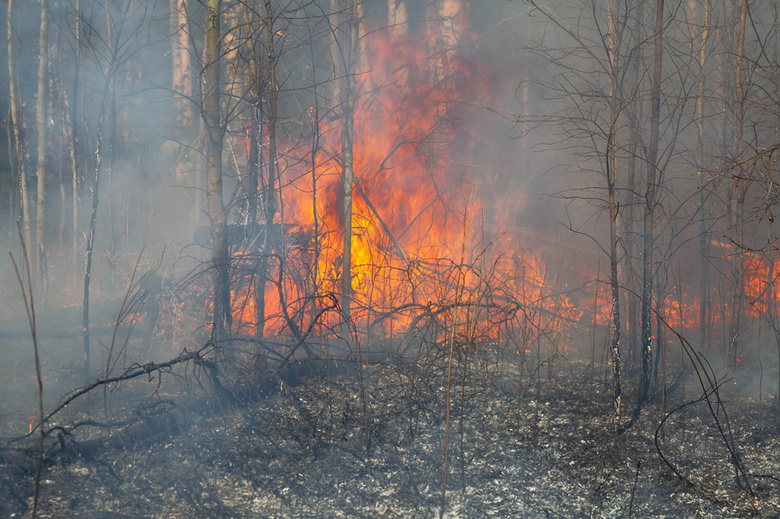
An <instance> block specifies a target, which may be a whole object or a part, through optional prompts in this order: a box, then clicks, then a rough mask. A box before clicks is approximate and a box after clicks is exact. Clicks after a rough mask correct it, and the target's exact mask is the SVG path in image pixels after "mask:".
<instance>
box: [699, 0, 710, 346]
mask: <svg viewBox="0 0 780 519" xmlns="http://www.w3.org/2000/svg"><path fill="white" fill-rule="evenodd" d="M702 9H703V13H702V31H701V36H700V37H701V42H700V44H699V55H698V60H699V85H698V92H697V94H696V127H697V139H698V141H697V147H698V149H697V154H698V165H697V166H698V168H697V172H696V176H697V179H698V184H699V205H700V207H699V210H700V212H701V215H700V218H699V252H700V254H701V280H700V284H699V300H700V307H699V343H700V345H701V347H702V348H706V346H707V343H708V337H709V322H708V321H709V319H708V314H709V311H708V309H709V304H710V299H709V291H708V286H709V268H710V262H709V258H708V256H709V248H710V240H709V235H708V233H707V215H708V211H707V198H708V195H709V190H708V188H707V185H706V183H705V181H704V178H703V170H704V167H705V156H706V155H705V151H704V91H705V86H706V81H707V40H708V39H709V30H710V29H709V25H710V2H709V0H704V2H703V4H702ZM704 351H706V349H705V350H704Z"/></svg>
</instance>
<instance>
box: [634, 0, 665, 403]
mask: <svg viewBox="0 0 780 519" xmlns="http://www.w3.org/2000/svg"><path fill="white" fill-rule="evenodd" d="M663 28H664V0H656V10H655V29H654V33H653V82H652V86H651V88H650V142H649V144H648V149H647V186H646V190H645V215H644V244H643V252H644V263H643V268H642V383H641V385H640V391H639V399H640V400H639V401H640V404H641V403H642V402H644V400H645V399H646V398H647V396H648V393H649V391H650V380H651V378H652V365H651V360H652V353H653V352H652V338H653V337H652V335H653V331H652V321H653V312H652V304H653V247H654V228H653V227H654V223H655V206H656V201H657V200H656V199H657V187H658V183H659V181H660V177H661V173H660V171H659V170H658V144H659V138H660V122H661V73H662V65H663Z"/></svg>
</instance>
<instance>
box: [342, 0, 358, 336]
mask: <svg viewBox="0 0 780 519" xmlns="http://www.w3.org/2000/svg"><path fill="white" fill-rule="evenodd" d="M346 14H347V16H348V17H349V19H348V20H347V31H348V32H347V40H346V42H345V44H346V45H345V49H344V53H343V54H342V57H341V58H342V60H343V64H344V70H345V74H344V78H343V80H342V87H341V92H342V96H343V107H344V120H343V124H342V127H341V171H342V178H341V224H342V229H343V234H344V243H343V249H342V257H341V259H342V271H341V310H342V312H343V314H344V320H345V322H347V323H348V322H349V319H350V316H351V307H352V188H353V184H354V179H355V172H354V164H353V155H352V145H353V141H354V135H353V130H354V122H355V97H356V92H355V90H356V82H355V69H354V67H355V62H356V60H357V48H358V25H359V20H358V19H357V0H351V6H350V8H349V9H347V11H346Z"/></svg>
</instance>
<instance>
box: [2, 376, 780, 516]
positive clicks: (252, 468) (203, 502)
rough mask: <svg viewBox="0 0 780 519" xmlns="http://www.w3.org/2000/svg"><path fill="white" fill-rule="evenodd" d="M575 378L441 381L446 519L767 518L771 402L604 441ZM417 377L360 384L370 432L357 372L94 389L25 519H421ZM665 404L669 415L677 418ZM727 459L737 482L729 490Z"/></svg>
mask: <svg viewBox="0 0 780 519" xmlns="http://www.w3.org/2000/svg"><path fill="white" fill-rule="evenodd" d="M590 373H591V372H590V371H589V369H588V365H587V363H586V362H583V363H577V362H571V363H569V364H567V365H566V368H565V372H564V369H563V368H562V369H561V372H560V373H559V374H558V376H557V377H556V379H555V380H553V381H550V380H549V379H546V380H545V379H539V380H536V381H535V382H534V383H533V384H532V385H531V387H527V386H523V385H521V384H519V383H518V382H516V381H514V380H512V378H510V377H506V376H504V377H498V376H496V377H488V378H487V379H486V378H485V377H484V376H479V377H475V378H471V379H467V380H466V383H465V384H460V383H459V384H457V385H456V384H453V386H452V391H451V410H452V411H451V415H450V425H451V427H450V431H449V445H450V448H449V466H448V478H447V491H446V497H445V506H444V515H445V516H446V517H567V518H568V517H695V516H698V517H777V516H779V515H780V479H778V478H780V432H779V431H778V428H777V422H776V416H777V408H776V407H775V403H774V402H771V401H770V402H766V401H764V402H760V401H756V400H754V399H751V398H747V397H736V396H734V397H730V398H729V400H728V401H727V402H726V403H725V410H726V411H727V412H728V415H727V416H726V415H724V413H723V410H719V411H718V415H717V416H718V421H717V422H716V421H715V420H714V419H713V416H712V415H711V414H710V413H709V411H708V408H707V406H706V405H705V404H704V403H698V404H695V405H690V406H686V407H684V408H682V409H680V410H679V411H678V412H676V413H673V414H671V415H670V416H668V417H667V415H668V411H666V412H664V411H663V409H662V407H663V406H662V404H660V403H658V402H656V403H654V404H653V405H652V406H650V407H648V408H647V409H646V411H645V412H644V414H643V415H642V418H641V419H640V420H639V421H638V423H637V424H636V425H634V426H633V427H631V428H630V429H628V430H627V431H626V432H624V433H623V434H621V435H617V434H616V433H615V432H614V425H613V422H612V419H611V417H612V413H611V410H610V395H609V392H608V390H607V387H606V385H605V384H604V382H603V381H601V382H599V381H593V380H592V379H591V376H590ZM419 375H420V374H415V373H413V372H410V371H408V370H404V369H400V368H394V367H391V366H389V365H387V366H378V367H377V368H376V369H375V370H372V372H371V374H370V377H369V384H368V387H369V391H368V393H369V405H368V419H367V418H366V416H367V415H366V411H365V409H366V406H365V405H364V404H365V398H364V397H365V391H364V388H365V387H366V386H365V384H364V382H365V372H364V371H356V372H354V373H349V372H343V371H342V372H339V373H334V374H331V375H329V376H307V377H305V378H304V377H303V376H300V377H297V378H288V379H287V381H286V383H282V384H280V383H279V381H277V382H274V383H273V384H269V385H266V387H265V391H264V392H263V393H258V392H252V394H251V395H249V394H247V393H244V396H243V397H242V396H239V393H235V394H233V395H231V396H224V395H223V396H219V394H217V393H214V392H213V391H211V390H209V389H208V388H205V387H203V386H201V385H199V384H197V383H196V381H195V380H193V377H192V375H188V376H180V377H179V379H178V382H177V384H176V385H175V387H174V389H170V390H164V389H165V387H166V386H167V385H169V384H163V385H162V386H159V389H156V387H157V381H156V380H153V381H151V382H149V381H144V382H138V383H137V384H136V386H135V393H134V395H136V396H135V397H131V396H127V395H129V394H130V393H125V395H126V396H122V397H121V399H120V398H119V397H118V396H117V395H114V396H112V393H111V391H109V392H108V393H106V394H105V395H104V393H103V391H100V390H96V391H94V392H93V394H92V395H91V396H88V397H85V398H84V399H82V400H81V401H78V402H74V403H73V404H71V405H70V406H68V409H66V410H65V411H63V412H62V413H61V414H60V415H58V416H57V418H56V420H55V423H56V425H57V426H59V428H57V427H55V428H54V429H52V430H51V432H50V433H49V434H48V435H47V437H46V442H45V456H44V462H43V470H42V475H41V486H40V498H39V505H38V506H39V509H38V516H39V517H81V518H100V517H106V518H107V517H111V518H121V517H171V518H173V517H186V518H190V519H191V518H198V517H204V518H206V517H208V518H212V517H372V518H373V517H435V516H437V515H438V514H439V510H440V506H441V500H442V484H443V475H444V467H445V440H446V438H447V427H446V424H447V417H446V412H445V409H446V391H445V380H444V376H443V372H438V374H436V375H431V376H428V377H423V376H419ZM455 378H457V377H455ZM459 382H461V380H459ZM694 389H695V388H694V387H693V386H692V385H691V387H689V389H688V393H689V397H688V400H695V399H696V397H697V394H696V391H695V390H694ZM725 392H726V389H725V387H724V390H723V393H725ZM138 395H141V396H138ZM104 396H105V397H106V400H105V406H106V407H105V408H104ZM677 398H678V400H679V398H680V397H679V395H678V397H677ZM671 400H672V399H671V397H670V400H669V403H667V405H666V408H667V409H668V410H672V409H674V408H675V407H676V406H678V405H679V402H678V403H677V404H672V403H671ZM106 413H107V414H106ZM625 414H626V415H629V414H630V410H629V411H627V412H626V413H625ZM105 416H110V419H106V418H105ZM664 417H667V419H666V421H665V422H664V426H663V427H662V428H661V429H660V430H659V424H660V423H661V421H662V419H663V418H664ZM108 422H110V423H112V424H113V425H112V426H111V427H107V423H108ZM625 422H626V420H625V419H624V420H623V423H625ZM718 424H720V427H722V428H723V429H722V430H723V433H724V434H725V437H726V438H728V439H729V443H728V445H731V446H733V447H734V450H733V451H732V453H730V452H729V450H728V449H727V443H726V442H725V441H724V439H723V438H724V436H723V435H721V431H720V430H719V429H718ZM52 425H55V424H52ZM727 427H730V429H731V432H729V429H728V428H727ZM367 431H368V433H367ZM66 433H67V434H66ZM8 440H9V438H3V439H2V444H0V516H2V517H25V516H28V517H29V516H30V515H31V512H32V504H33V494H34V481H35V472H36V470H35V469H36V460H37V437H36V435H35V434H33V435H31V436H29V437H26V438H24V439H22V440H19V441H14V442H12V443H10V444H8V443H7V442H8ZM734 456H736V457H737V459H739V464H740V466H741V468H742V470H744V472H745V473H746V474H749V475H748V476H744V475H743V476H741V477H737V476H736V474H737V472H736V469H735V464H734V463H733V462H732V461H733V459H734ZM664 457H665V458H666V459H667V460H668V462H669V463H667V462H665V461H664ZM673 469H674V471H677V473H678V474H675V472H674V471H673ZM748 487H749V488H748Z"/></svg>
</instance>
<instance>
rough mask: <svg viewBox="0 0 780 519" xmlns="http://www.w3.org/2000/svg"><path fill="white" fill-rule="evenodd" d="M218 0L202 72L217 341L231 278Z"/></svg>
mask: <svg viewBox="0 0 780 519" xmlns="http://www.w3.org/2000/svg"><path fill="white" fill-rule="evenodd" d="M221 3H222V2H221V0H208V3H207V5H206V38H205V46H204V53H203V54H204V55H203V63H204V71H203V119H204V121H205V124H206V128H205V130H206V131H205V132H204V133H205V138H206V189H207V191H206V200H207V204H208V214H209V221H210V223H211V240H212V244H213V250H212V255H211V262H212V268H213V315H212V325H213V330H212V333H213V335H214V337H215V339H216V340H217V341H223V340H226V339H227V338H228V337H229V335H230V328H231V325H232V322H231V321H232V316H231V313H230V279H229V276H228V273H229V261H230V258H229V255H228V240H227V216H226V214H225V206H224V202H223V200H222V134H223V132H222V126H221V114H220V95H219V89H220V9H221Z"/></svg>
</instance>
